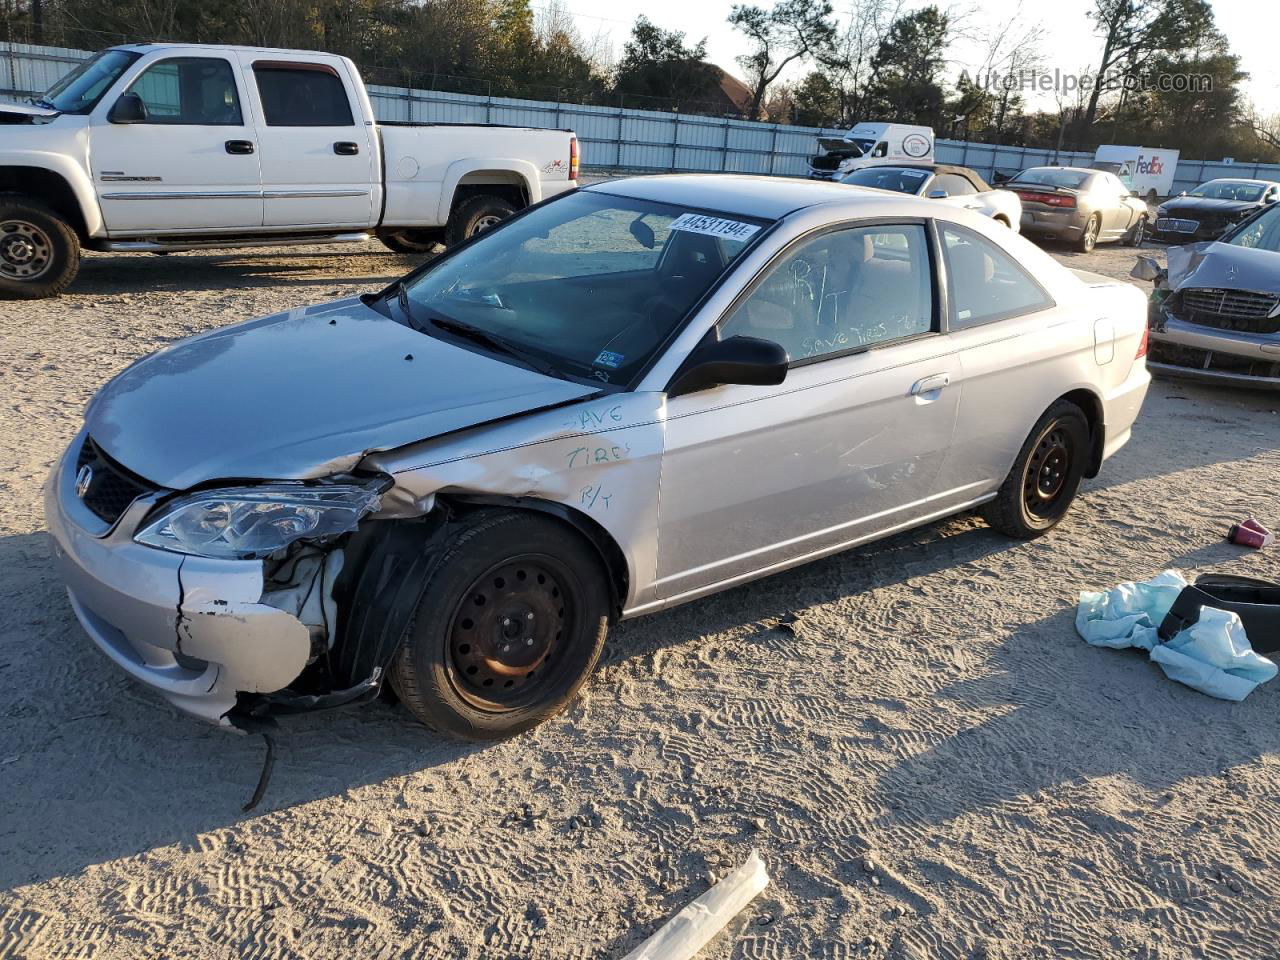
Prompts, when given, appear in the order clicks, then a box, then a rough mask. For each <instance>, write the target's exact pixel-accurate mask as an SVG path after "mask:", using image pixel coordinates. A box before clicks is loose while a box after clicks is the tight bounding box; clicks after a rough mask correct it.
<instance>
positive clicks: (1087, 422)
mask: <svg viewBox="0 0 1280 960" xmlns="http://www.w3.org/2000/svg"><path fill="white" fill-rule="evenodd" d="M1145 320H1146V305H1145V301H1144V299H1143V297H1142V295H1141V293H1140V292H1139V291H1138V290H1136V289H1135V288H1133V287H1131V286H1129V285H1128V284H1125V283H1115V282H1111V281H1107V280H1105V279H1102V278H1096V277H1093V276H1089V275H1085V276H1083V277H1082V276H1077V275H1074V274H1073V273H1072V272H1071V271H1069V270H1067V269H1065V268H1063V267H1062V266H1060V265H1058V264H1057V263H1055V262H1054V261H1053V260H1052V259H1051V258H1050V257H1049V256H1048V255H1046V254H1044V253H1043V252H1041V251H1040V250H1038V249H1037V248H1035V247H1034V246H1033V245H1032V244H1030V243H1028V242H1027V241H1025V240H1023V239H1022V238H1020V237H1019V236H1017V235H1016V234H1014V233H1013V232H1012V231H1010V230H1007V229H1005V228H1004V227H1002V226H1000V225H998V224H994V223H993V222H992V221H991V220H989V219H987V218H985V217H981V216H979V215H977V214H975V213H971V212H969V211H966V210H956V209H951V208H950V207H947V206H945V205H942V204H938V203H936V202H933V201H929V200H923V199H917V198H914V197H905V196H896V195H888V194H883V193H879V192H872V191H860V190H851V189H850V188H848V187H845V186H841V185H837V184H831V185H818V184H813V183H808V182H804V181H786V180H778V179H770V178H751V177H738V176H682V177H681V176H676V177H648V178H640V179H630V180H619V181H614V182H608V183H602V184H598V185H595V186H592V187H589V188H586V189H583V190H579V191H577V192H574V193H571V194H567V195H564V196H562V197H559V198H557V199H555V200H553V201H550V202H547V203H543V204H540V205H537V206H534V207H531V208H530V209H529V210H527V211H524V212H522V213H521V214H519V215H517V216H515V217H513V218H511V219H510V220H508V221H506V222H505V223H503V224H501V225H500V226H497V227H495V228H493V229H492V230H490V231H487V232H485V233H482V234H480V235H478V236H477V237H475V238H473V239H472V240H469V241H468V242H467V243H465V244H462V245H460V246H458V247H456V248H454V249H452V250H450V251H448V252H446V253H445V254H443V255H442V256H440V257H438V258H436V259H434V260H431V261H429V262H428V263H427V264H425V265H424V266H422V267H421V268H420V269H418V270H417V271H415V272H414V273H411V274H410V275H408V276H407V277H405V278H404V279H403V280H401V281H398V282H397V283H395V284H393V285H392V286H390V287H389V288H387V289H385V290H383V291H381V292H374V293H369V294H366V295H364V296H360V297H352V298H349V299H344V300H338V301H335V302H332V303H328V304H323V305H319V306H313V307H307V308H298V309H296V310H291V311H288V312H286V313H280V314H277V315H274V316H269V317H264V318H260V319H256V320H248V321H246V322H244V323H241V324H238V325H235V326H231V327H227V328H225V329H220V330H214V331H211V332H208V333H205V334H201V335H199V336H196V337H193V338H191V339H189V340H186V341H183V342H180V343H177V344H174V345H172V346H169V347H168V348H166V349H164V350H162V351H160V352H159V353H157V354H154V355H153V356H150V357H147V358H145V359H143V360H140V361H139V362H137V363H135V364H134V365H133V366H131V367H129V368H127V369H126V370H125V371H124V372H122V373H121V374H120V375H119V376H117V377H116V378H115V379H114V380H112V381H111V382H110V383H109V384H107V386H105V387H104V388H103V389H102V390H101V391H100V392H99V393H98V394H97V396H96V397H95V398H94V399H93V401H92V402H91V403H90V405H89V406H88V408H87V410H86V414H85V425H84V429H83V430H82V431H81V433H80V434H79V435H78V436H77V437H76V438H75V440H74V441H73V442H72V444H71V446H70V448H69V449H68V450H67V452H66V454H65V455H64V456H63V458H62V460H61V462H60V463H59V464H58V465H57V467H56V469H55V470H54V471H53V475H52V477H51V478H50V481H49V484H48V487H47V491H46V516H47V518H48V524H49V529H50V531H51V533H52V534H53V538H54V540H55V544H56V549H55V554H56V556H57V559H58V562H59V566H60V569H61V570H62V573H63V576H64V577H65V578H66V581H67V584H68V588H69V593H70V597H71V603H72V606H73V607H74V609H75V612H76V614H77V616H78V617H79V619H80V622H81V623H82V624H83V626H84V628H85V631H86V632H87V633H88V635H89V636H90V638H91V639H92V640H93V642H94V643H95V644H96V645H97V646H98V647H99V648H100V649H101V650H102V651H103V653H105V654H106V656H107V657H108V658H110V659H111V660H112V661H114V662H115V664H116V665H117V666H118V667H119V668H120V669H121V670H123V671H125V672H126V673H128V674H129V675H131V676H132V677H134V678H135V679H137V680H139V681H140V682H142V683H143V684H145V685H147V686H148V687H150V688H152V689H153V690H156V691H158V692H159V693H161V694H162V695H163V696H165V697H166V698H167V699H168V700H169V701H170V702H171V703H173V704H175V705H176V706H178V707H179V708H181V709H182V710H184V711H186V712H187V713H190V714H192V715H194V716H197V717H200V718H203V719H205V720H208V721H212V722H214V723H219V724H222V725H225V726H232V727H237V728H239V729H242V730H246V729H253V727H254V725H255V724H257V723H259V722H261V721H262V720H263V719H265V718H266V717H268V716H269V715H270V714H273V713H278V712H288V711H297V710H310V709H317V708H323V707H333V706H339V705H342V704H349V703H358V702H361V701H364V700H367V699H369V698H371V697H373V696H375V695H376V694H377V692H378V690H379V688H380V686H381V684H382V682H383V680H384V679H385V678H387V677H389V678H390V680H391V682H392V684H393V685H394V687H395V689H396V691H397V692H398V693H399V695H400V698H401V700H402V701H403V702H404V703H405V705H406V706H407V707H408V709H409V710H410V711H412V712H413V713H414V714H415V715H416V716H417V717H418V718H420V719H421V720H422V721H424V722H425V723H427V724H428V725H430V726H432V727H434V728H435V729H437V730H439V731H442V732H444V733H446V734H449V735H453V736H458V737H464V738H472V739H489V738H496V737H502V736H506V735H510V734H513V733H516V732H519V731H521V730H525V729H528V728H529V727H532V726H533V725H535V724H537V723H539V722H541V721H542V720H544V719H546V718H547V717H550V716H552V715H554V714H555V713H557V712H558V711H559V710H561V709H562V708H563V707H564V706H565V704H566V703H568V702H569V700H570V699H571V698H572V697H573V696H574V694H575V693H576V691H577V690H578V689H579V687H580V686H581V684H582V683H583V682H584V681H585V680H586V678H587V676H588V675H589V673H590V672H591V670H592V669H593V667H594V666H595V663H596V661H597V659H598V658H599V656H600V653H601V650H602V647H603V644H604V641H605V635H606V631H607V629H608V627H609V624H610V623H612V622H614V621H616V620H618V619H620V618H626V617H633V616H637V615H640V614H644V613H649V612H652V611H656V610H662V609H664V608H667V607H670V606H672V605H675V604H679V603H683V602H686V601H690V600H694V599H695V598H698V597H702V596H705V595H707V594H711V593H714V592H716V591H720V590H725V589H728V588H730V587H734V586H737V585H739V584H743V583H747V582H748V581H751V580H753V579H755V578H757V577H761V576H765V575H767V574H770V573H773V572H776V571H779V570H783V569H786V568H788V567H791V566H794V565H796V564H800V563H803V562H805V561H808V560H812V559H814V558H817V557H822V556H825V555H827V554H830V553H833V552H835V551H838V550H844V549H846V548H849V547H852V546H855V545H857V544H860V543H865V542H867V541H869V540H874V539H876V538H878V537H883V536H886V535H888V534H891V533H894V532H896V531H899V530H904V529H907V528H910V527H914V526H917V525H919V524H924V523H929V522H930V521H933V520H936V519H937V518H939V517H943V516H946V515H947V514H951V513H956V512H958V511H963V510H970V509H974V508H979V509H980V510H981V511H982V513H983V516H985V517H986V518H987V520H988V521H989V522H990V523H991V524H992V525H993V526H994V527H995V528H996V529H998V530H1000V531H1002V532H1003V533H1006V534H1008V535H1010V536H1013V537H1024V538H1025V537H1036V536H1039V535H1041V534H1044V533H1045V532H1047V531H1048V530H1050V529H1052V528H1053V527H1054V526H1055V525H1056V524H1057V523H1058V522H1059V521H1060V520H1061V519H1062V517H1063V515H1064V514H1065V513H1066V511H1067V509H1068V507H1069V506H1070V504H1071V502H1072V499H1073V498H1074V497H1075V494H1076V491H1077V488H1078V486H1079V484H1080V482H1081V479H1082V478H1083V477H1086V476H1092V475H1094V474H1096V473H1097V472H1098V471H1099V470H1100V469H1101V466H1102V463H1103V461H1104V460H1105V459H1106V458H1107V457H1109V456H1110V455H1111V454H1113V453H1115V452H1116V451H1117V450H1118V449H1120V447H1121V446H1122V445H1123V444H1124V443H1125V441H1126V440H1127V439H1128V438H1129V434H1130V427H1131V426H1132V424H1133V422H1134V419H1135V417H1137V415H1138V411H1139V408H1140V406H1141V404H1142V400H1143V397H1144V395H1145V393H1146V390H1147V385H1148V382H1149V378H1148V375H1147V371H1146V367H1145V363H1144V359H1143V354H1144V350H1145V343H1146V341H1145V331H1146V322H1145Z"/></svg>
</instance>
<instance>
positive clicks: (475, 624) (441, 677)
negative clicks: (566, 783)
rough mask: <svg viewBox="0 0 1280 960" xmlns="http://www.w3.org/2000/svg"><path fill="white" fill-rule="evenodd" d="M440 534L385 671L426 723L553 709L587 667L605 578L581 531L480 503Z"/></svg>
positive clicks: (475, 721) (606, 598)
mask: <svg viewBox="0 0 1280 960" xmlns="http://www.w3.org/2000/svg"><path fill="white" fill-rule="evenodd" d="M448 537H449V539H448V540H447V541H446V543H445V545H444V552H443V554H442V555H441V557H440V560H439V561H438V563H437V565H436V568H435V572H434V573H433V574H432V575H431V576H430V577H429V579H428V580H427V583H426V586H425V588H424V590H423V593H422V598H421V599H420V600H419V601H418V607H417V610H416V611H415V612H414V615H413V619H412V621H411V622H410V624H409V628H408V630H407V631H406V634H405V642H404V646H402V647H401V649H400V652H399V654H398V655H397V657H396V659H395V660H394V661H393V663H392V668H391V671H390V679H391V683H392V686H393V687H394V689H395V692H396V693H397V694H398V695H399V697H400V700H401V702H402V703H403V704H404V705H405V706H406V707H408V709H409V711H410V712H411V713H412V714H413V715H414V716H415V717H416V718H417V719H418V720H420V721H422V722H423V723H424V724H426V725H427V726H428V727H430V728H431V729H433V730H436V731H438V732H440V733H443V734H445V735H447V736H450V737H455V738H458V739H462V740H498V739H502V738H504V737H510V736H513V735H515V734H517V733H521V732H523V731H525V730H528V729H530V728H531V727H534V726H537V725H538V724H540V723H542V722H543V721H544V720H547V719H549V718H551V717H554V716H555V715H556V714H558V713H559V712H560V711H561V710H563V709H564V708H565V707H566V706H567V705H568V704H569V702H570V701H572V700H573V698H574V697H575V696H576V695H577V693H578V690H579V689H580V688H581V687H582V685H583V684H584V683H585V682H586V680H587V678H588V677H589V676H590V675H591V672H592V671H593V670H594V669H595V666H596V662H597V661H598V660H599V659H600V653H601V651H602V650H603V649H604V641H605V635H606V634H607V632H608V629H609V611H610V604H611V600H610V593H609V584H608V579H607V577H606V573H605V571H604V569H603V565H602V564H601V562H600V558H599V555H598V554H597V553H596V551H595V549H594V548H593V547H592V546H591V545H590V544H589V543H587V542H586V541H585V540H583V539H582V538H581V537H580V536H579V535H578V534H577V533H576V531H574V530H573V529H572V528H570V527H567V526H566V525H564V524H562V523H560V522H559V521H557V520H554V519H552V518H550V517H545V516H541V515H539V514H535V513H530V512H527V511H518V510H486V511H483V512H480V513H476V514H474V515H472V516H471V517H470V518H468V519H467V520H465V521H464V522H463V523H460V524H459V525H458V527H457V528H456V529H454V530H453V531H451V532H450V533H449V534H448Z"/></svg>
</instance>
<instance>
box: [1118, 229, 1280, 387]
mask: <svg viewBox="0 0 1280 960" xmlns="http://www.w3.org/2000/svg"><path fill="white" fill-rule="evenodd" d="M1167 258H1168V261H1169V267H1168V271H1167V273H1166V272H1165V271H1161V272H1160V273H1159V274H1157V275H1156V276H1155V277H1154V279H1155V281H1156V291H1155V295H1154V297H1153V298H1152V309H1151V345H1150V354H1149V356H1148V358H1147V366H1148V367H1149V368H1150V370H1151V371H1152V372H1153V373H1157V374H1164V375H1166V376H1177V377H1183V378H1190V379H1195V380H1202V381H1207V382H1211V383H1220V384H1231V385H1235V386H1242V387H1254V388H1259V389H1268V390H1280V204H1272V205H1270V206H1267V207H1265V208H1263V209H1262V210H1260V211H1258V212H1256V213H1255V214H1254V215H1253V216H1252V217H1250V218H1249V219H1247V220H1246V221H1245V222H1244V223H1241V224H1238V225H1237V226H1235V227H1234V228H1232V229H1231V230H1230V231H1228V232H1227V233H1226V234H1225V235H1224V236H1223V237H1221V238H1220V239H1219V240H1216V241H1209V242H1203V243H1194V244H1187V245H1185V246H1178V247H1170V248H1169V250H1168V254H1167ZM1140 259H1146V258H1140Z"/></svg>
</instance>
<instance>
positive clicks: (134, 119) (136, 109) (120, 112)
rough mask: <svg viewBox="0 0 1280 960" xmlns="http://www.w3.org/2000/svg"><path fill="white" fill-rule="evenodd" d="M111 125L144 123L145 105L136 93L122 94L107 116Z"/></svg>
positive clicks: (145, 115) (145, 118)
mask: <svg viewBox="0 0 1280 960" xmlns="http://www.w3.org/2000/svg"><path fill="white" fill-rule="evenodd" d="M107 120H109V121H110V122H111V123H146V122H147V105H146V104H145V103H143V102H142V98H141V97H140V96H138V95H137V94H136V93H122V94H120V99H119V100H117V101H116V102H115V105H114V106H112V108H111V112H110V113H108V114H107Z"/></svg>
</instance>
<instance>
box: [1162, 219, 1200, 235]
mask: <svg viewBox="0 0 1280 960" xmlns="http://www.w3.org/2000/svg"><path fill="white" fill-rule="evenodd" d="M1199 228H1200V221H1199V220H1179V219H1177V218H1176V217H1161V218H1159V219H1158V220H1156V229H1157V230H1159V231H1160V232H1161V233H1195V232H1196V230H1198V229H1199Z"/></svg>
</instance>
